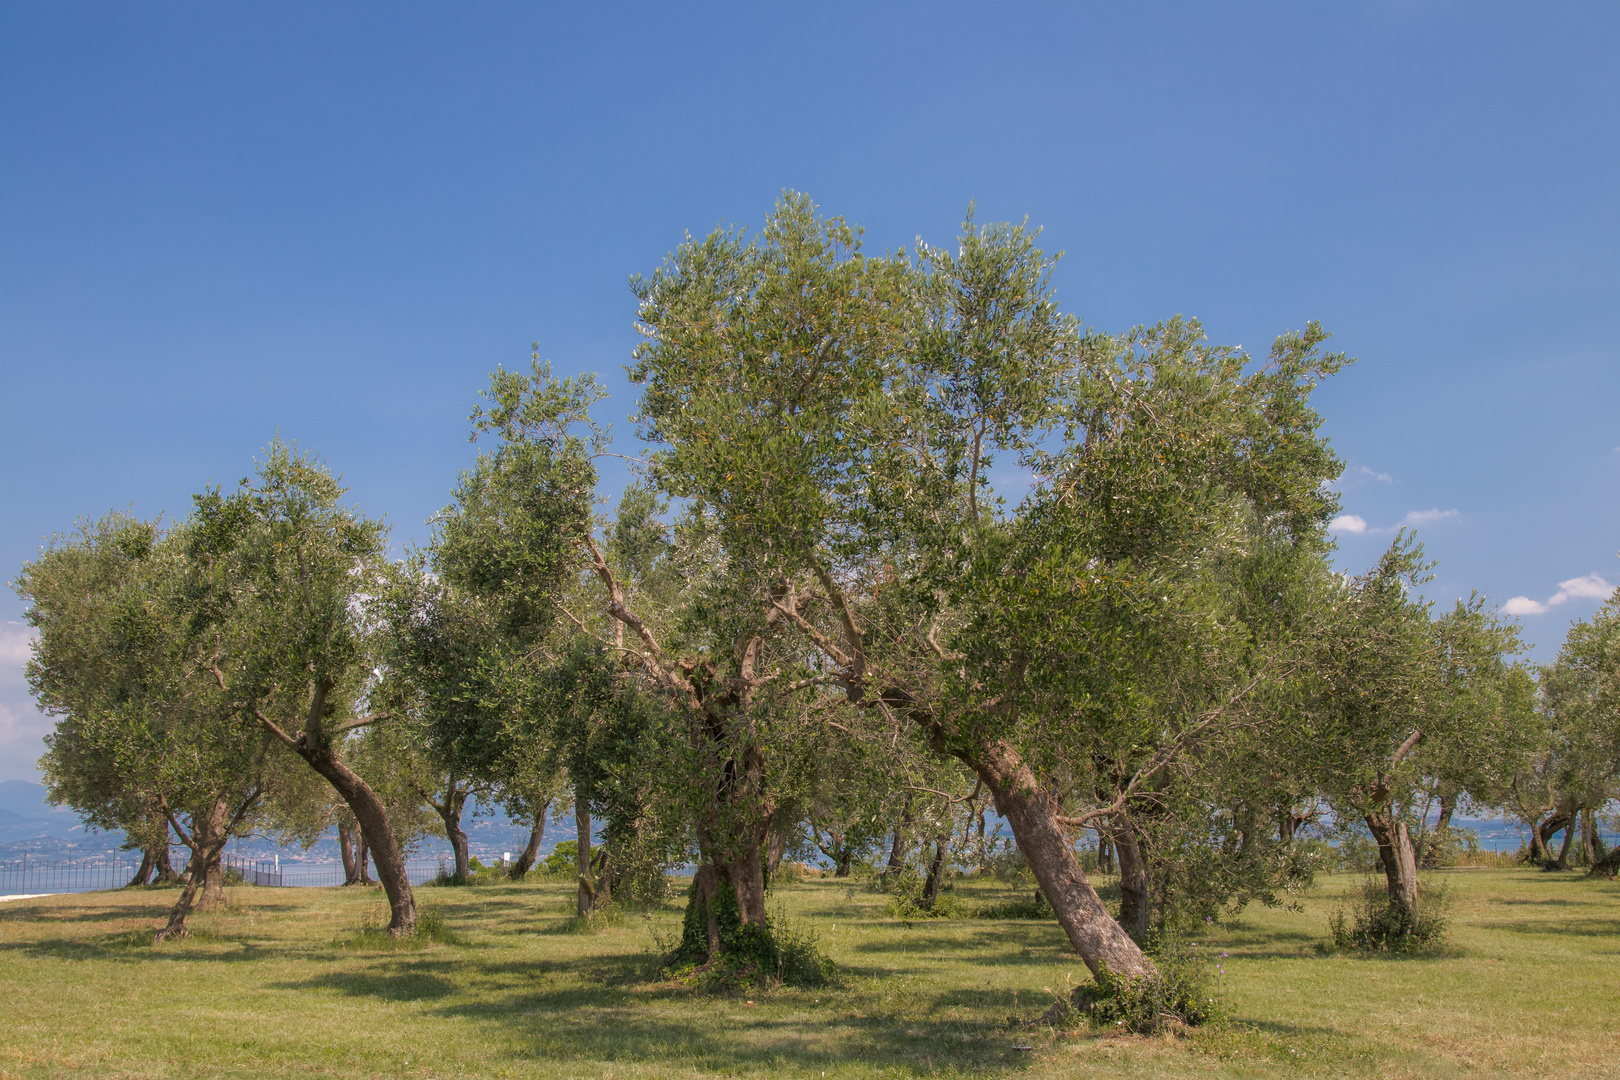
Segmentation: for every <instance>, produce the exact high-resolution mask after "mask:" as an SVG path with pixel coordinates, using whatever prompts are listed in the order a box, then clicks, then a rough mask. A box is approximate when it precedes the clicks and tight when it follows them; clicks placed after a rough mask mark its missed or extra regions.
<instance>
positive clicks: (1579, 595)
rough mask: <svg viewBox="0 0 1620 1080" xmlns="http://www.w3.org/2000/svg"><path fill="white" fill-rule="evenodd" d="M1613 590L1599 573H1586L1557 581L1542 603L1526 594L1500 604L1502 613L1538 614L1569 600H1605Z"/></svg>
mask: <svg viewBox="0 0 1620 1080" xmlns="http://www.w3.org/2000/svg"><path fill="white" fill-rule="evenodd" d="M1613 592H1614V586H1613V585H1610V584H1609V583H1608V582H1607V581H1606V580H1604V579H1603V577H1602V576H1601V575H1598V574H1587V575H1586V576H1585V577H1577V578H1570V579H1569V580H1568V581H1560V582H1559V583H1558V591H1557V592H1555V593H1553V594H1552V595H1551V596H1549V597H1547V602H1546V603H1545V604H1543V603H1542V602H1541V601H1539V600H1532V599H1530V598H1529V597H1528V596H1515V597H1514V598H1513V599H1511V600H1509V601H1508V602H1507V603H1505V604H1503V605H1502V614H1504V615H1540V614H1543V613H1544V612H1546V610H1547V609H1548V608H1551V607H1556V606H1557V605H1559V604H1567V603H1569V602H1570V601H1571V600H1607V599H1608V598H1609V596H1610V594H1612V593H1613Z"/></svg>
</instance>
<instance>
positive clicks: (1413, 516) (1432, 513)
mask: <svg viewBox="0 0 1620 1080" xmlns="http://www.w3.org/2000/svg"><path fill="white" fill-rule="evenodd" d="M1460 517H1462V514H1460V513H1458V512H1457V511H1456V510H1441V509H1439V508H1438V507H1436V508H1435V509H1433V510H1413V511H1412V512H1411V513H1410V514H1407V515H1406V516H1405V517H1403V518H1401V525H1404V526H1406V527H1407V528H1409V529H1411V528H1416V527H1417V526H1419V525H1433V524H1434V523H1435V522H1437V521H1455V520H1456V519H1457V518H1460ZM1398 527H1399V526H1397V528H1398Z"/></svg>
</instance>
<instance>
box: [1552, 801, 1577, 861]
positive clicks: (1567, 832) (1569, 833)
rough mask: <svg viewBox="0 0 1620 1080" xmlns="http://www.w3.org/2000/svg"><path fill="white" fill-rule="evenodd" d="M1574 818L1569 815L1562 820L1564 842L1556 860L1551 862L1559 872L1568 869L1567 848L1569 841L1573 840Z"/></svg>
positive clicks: (1572, 815) (1573, 815)
mask: <svg viewBox="0 0 1620 1080" xmlns="http://www.w3.org/2000/svg"><path fill="white" fill-rule="evenodd" d="M1576 816H1577V815H1575V814H1574V813H1571V814H1570V815H1569V816H1568V817H1566V818H1565V819H1564V842H1563V844H1562V845H1561V846H1560V847H1559V849H1558V858H1557V859H1555V860H1554V861H1553V865H1554V866H1555V867H1557V868H1558V869H1559V870H1568V869H1569V846H1570V841H1572V840H1574V839H1575V820H1576Z"/></svg>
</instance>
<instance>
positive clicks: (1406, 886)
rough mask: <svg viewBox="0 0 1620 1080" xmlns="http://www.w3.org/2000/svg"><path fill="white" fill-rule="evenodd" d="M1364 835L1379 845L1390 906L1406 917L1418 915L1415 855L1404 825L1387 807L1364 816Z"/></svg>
mask: <svg viewBox="0 0 1620 1080" xmlns="http://www.w3.org/2000/svg"><path fill="white" fill-rule="evenodd" d="M1366 821H1367V831H1368V832H1370V833H1372V835H1373V839H1374V840H1376V841H1377V842H1378V861H1379V863H1380V864H1381V865H1382V866H1383V868H1384V878H1385V881H1386V882H1387V884H1388V889H1389V899H1390V903H1392V904H1398V905H1400V907H1401V909H1402V910H1404V911H1405V912H1406V913H1407V914H1408V915H1412V914H1415V913H1416V912H1417V902H1418V891H1417V853H1416V852H1415V851H1414V850H1413V848H1412V833H1411V831H1410V830H1409V829H1407V827H1406V822H1404V821H1401V820H1399V819H1397V818H1395V817H1394V815H1393V813H1392V812H1391V811H1390V809H1389V808H1388V807H1384V808H1382V809H1378V810H1370V811H1368V812H1367V817H1366Z"/></svg>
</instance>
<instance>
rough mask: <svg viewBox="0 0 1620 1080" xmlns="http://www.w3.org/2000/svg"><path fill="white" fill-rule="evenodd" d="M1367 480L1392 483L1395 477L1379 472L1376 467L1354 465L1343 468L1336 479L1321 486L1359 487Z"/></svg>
mask: <svg viewBox="0 0 1620 1080" xmlns="http://www.w3.org/2000/svg"><path fill="white" fill-rule="evenodd" d="M1369 480H1372V481H1375V482H1377V483H1380V484H1393V483H1394V482H1395V478H1394V477H1393V476H1391V475H1389V473H1387V472H1379V471H1378V470H1377V469H1369V468H1368V467H1367V466H1365V465H1356V466H1354V467H1352V468H1348V469H1345V470H1344V472H1342V473H1340V474H1339V476H1338V479H1336V480H1329V481H1327V482H1326V483H1325V484H1324V485H1323V486H1324V487H1330V488H1335V487H1337V488H1351V487H1360V486H1361V485H1362V484H1365V483H1366V482H1367V481H1369Z"/></svg>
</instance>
